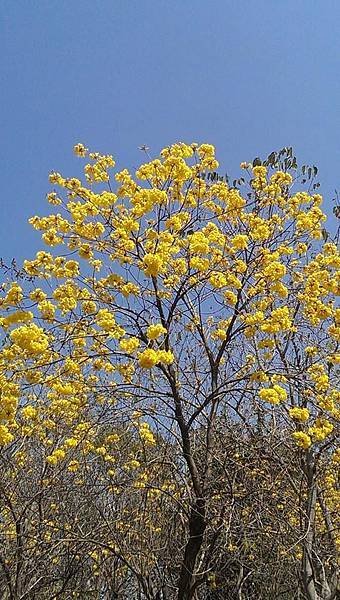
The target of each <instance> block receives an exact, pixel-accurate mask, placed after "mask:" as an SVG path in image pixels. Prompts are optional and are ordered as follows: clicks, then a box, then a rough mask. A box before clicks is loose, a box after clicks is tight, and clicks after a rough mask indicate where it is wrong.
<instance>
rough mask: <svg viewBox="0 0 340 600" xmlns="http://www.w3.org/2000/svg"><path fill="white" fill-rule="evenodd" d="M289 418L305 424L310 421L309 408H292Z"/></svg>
mask: <svg viewBox="0 0 340 600" xmlns="http://www.w3.org/2000/svg"><path fill="white" fill-rule="evenodd" d="M289 416H290V417H292V419H294V420H295V421H299V422H301V423H304V422H305V421H308V419H309V410H308V408H298V407H296V408H290V409H289Z"/></svg>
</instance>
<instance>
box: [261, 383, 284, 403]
mask: <svg viewBox="0 0 340 600" xmlns="http://www.w3.org/2000/svg"><path fill="white" fill-rule="evenodd" d="M259 396H260V398H261V400H263V401H264V402H269V403H270V404H279V403H280V402H283V401H284V400H286V399H287V392H286V390H285V389H284V388H282V387H281V386H279V385H273V386H272V387H268V388H263V389H262V390H260V391H259Z"/></svg>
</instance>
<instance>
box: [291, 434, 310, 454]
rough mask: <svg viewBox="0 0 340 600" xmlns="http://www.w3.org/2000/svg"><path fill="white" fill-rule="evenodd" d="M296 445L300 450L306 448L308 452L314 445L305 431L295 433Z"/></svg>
mask: <svg viewBox="0 0 340 600" xmlns="http://www.w3.org/2000/svg"><path fill="white" fill-rule="evenodd" d="M292 436H293V438H294V440H295V443H296V445H297V446H299V448H304V450H308V448H309V447H310V446H311V445H312V440H311V438H310V436H309V435H308V434H307V433H304V432H303V431H294V433H293V434H292Z"/></svg>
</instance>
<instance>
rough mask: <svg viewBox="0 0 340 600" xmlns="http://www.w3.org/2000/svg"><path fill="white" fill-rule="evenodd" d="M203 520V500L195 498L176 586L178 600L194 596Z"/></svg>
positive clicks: (190, 599)
mask: <svg viewBox="0 0 340 600" xmlns="http://www.w3.org/2000/svg"><path fill="white" fill-rule="evenodd" d="M205 528H206V520H205V500H204V499H203V498H197V500H196V502H195V505H194V506H193V507H192V509H191V513H190V519H189V540H188V542H187V545H186V547H185V553H184V559H183V564H182V568H181V574H180V578H179V584H178V596H177V598H178V600H192V598H193V594H194V587H193V584H194V582H195V575H194V571H195V565H196V560H197V557H198V554H199V551H200V549H201V546H202V542H203V536H204V531H205Z"/></svg>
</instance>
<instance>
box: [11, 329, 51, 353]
mask: <svg viewBox="0 0 340 600" xmlns="http://www.w3.org/2000/svg"><path fill="white" fill-rule="evenodd" d="M10 337H11V339H12V341H13V342H14V344H16V345H17V346H19V348H21V349H22V350H25V351H26V352H27V354H29V355H36V354H41V353H43V352H45V350H47V348H48V337H47V335H46V334H45V333H44V330H43V329H41V327H38V326H37V325H35V324H34V323H32V324H31V325H23V326H22V327H18V328H17V329H14V330H13V331H12V332H11V333H10Z"/></svg>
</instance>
